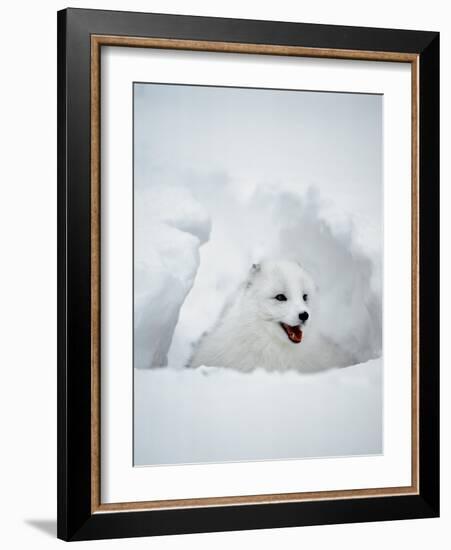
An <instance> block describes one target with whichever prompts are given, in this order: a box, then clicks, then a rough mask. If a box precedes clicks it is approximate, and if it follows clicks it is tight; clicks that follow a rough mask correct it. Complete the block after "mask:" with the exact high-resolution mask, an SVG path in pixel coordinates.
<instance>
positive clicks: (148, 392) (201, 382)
mask: <svg viewBox="0 0 451 550" xmlns="http://www.w3.org/2000/svg"><path fill="white" fill-rule="evenodd" d="M381 384H382V361H381V360H380V359H376V360H371V361H368V362H366V363H362V364H359V365H354V366H352V367H348V368H344V369H333V370H330V371H326V372H323V373H320V374H314V375H305V374H299V373H298V372H295V371H290V372H286V373H268V372H266V371H263V370H260V369H259V370H256V371H254V372H253V373H251V374H246V373H241V372H237V371H231V370H227V369H223V368H217V367H208V368H207V367H201V368H200V369H194V370H191V369H184V370H183V371H180V370H177V369H173V368H164V369H152V370H149V369H148V370H135V403H134V406H135V433H137V434H139V437H137V438H136V441H135V454H134V462H135V465H145V464H180V463H199V462H227V461H235V462H236V461H250V460H265V459H268V460H269V459H296V458H312V457H331V456H344V455H346V456H350V455H369V454H380V453H382V450H383V449H382V397H381V396H382V394H381Z"/></svg>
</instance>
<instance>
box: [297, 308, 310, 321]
mask: <svg viewBox="0 0 451 550" xmlns="http://www.w3.org/2000/svg"><path fill="white" fill-rule="evenodd" d="M308 318H309V315H308V313H307V312H306V311H303V312H302V313H300V314H299V319H300V320H301V321H302V322H303V323H305V322H306V321H307V319H308Z"/></svg>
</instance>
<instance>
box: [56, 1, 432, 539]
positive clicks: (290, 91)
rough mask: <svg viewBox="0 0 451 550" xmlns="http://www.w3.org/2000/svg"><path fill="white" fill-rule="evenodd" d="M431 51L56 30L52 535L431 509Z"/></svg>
mask: <svg viewBox="0 0 451 550" xmlns="http://www.w3.org/2000/svg"><path fill="white" fill-rule="evenodd" d="M438 78H439V35H438V33H433V32H423V31H406V30H387V29H375V28H356V27H337V26H326V25H312V24H302V23H282V22H270V21H251V20H233V19H219V18H207V17H191V16H172V15H161V14H145V13H130V12H110V11H98V10H80V9H67V10H64V11H61V12H59V14H58V94H59V99H58V194H59V195H58V197H59V198H58V201H59V206H58V210H59V214H58V215H59V217H58V226H59V227H58V229H59V230H58V236H59V250H58V262H59V288H58V292H59V323H58V327H59V335H58V342H59V366H58V536H59V537H60V538H62V539H65V540H84V539H97V538H113V537H132V536H146V535H162V534H171V533H174V534H176V533H193V532H206V531H220V530H236V529H257V528H270V527H284V526H301V525H313V524H329V523H344V522H362V521H376V520H389V519H408V518H424V517H435V516H437V515H438V513H439V420H438V411H439V386H438V384H439V355H438V350H439V342H438V339H439V331H438V325H439V284H438V283H439V281H438V277H439V269H438V265H439V263H438V262H439V235H438V228H439V224H438V212H439V209H438V206H439V186H438V177H439V168H438V164H439V96H438V94H439V84H438V82H439V80H438Z"/></svg>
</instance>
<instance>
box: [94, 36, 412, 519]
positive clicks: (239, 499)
mask: <svg viewBox="0 0 451 550" xmlns="http://www.w3.org/2000/svg"><path fill="white" fill-rule="evenodd" d="M102 46H122V47H138V48H160V49H170V50H191V51H207V52H223V53H226V52H227V53H247V54H261V55H280V56H295V57H316V58H331V59H355V60H371V61H391V62H398V63H399V62H402V63H410V64H411V70H412V86H411V90H412V116H411V120H412V138H411V147H412V154H411V158H412V194H411V200H412V252H411V255H412V268H411V269H412V389H411V401H412V480H411V485H410V486H407V487H383V488H368V489H354V490H340V491H317V492H303V493H280V494H279V493H277V494H265V495H246V496H225V497H208V498H190V499H177V500H155V501H147V502H118V503H109V504H102V503H101V498H100V495H101V493H100V50H101V47H102ZM419 375H420V373H419V56H418V55H417V54H408V53H407V54H406V53H399V52H375V51H363V50H362V51H361V50H333V49H327V48H304V47H297V46H276V45H274V46H273V45H267V44H242V43H232V42H211V41H195V40H178V39H166V38H140V37H128V36H111V35H92V36H91V512H92V513H93V514H94V513H108V512H119V511H122V512H123V511H132V510H163V509H170V508H198V507H206V506H209V507H211V506H230V505H246V504H247V505H249V504H268V503H277V502H279V503H280V502H306V501H313V500H336V499H342V498H365V497H384V496H401V495H417V494H419V391H418V389H419Z"/></svg>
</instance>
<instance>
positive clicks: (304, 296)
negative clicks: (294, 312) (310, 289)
mask: <svg viewBox="0 0 451 550" xmlns="http://www.w3.org/2000/svg"><path fill="white" fill-rule="evenodd" d="M302 299H303V300H304V302H306V301H307V300H308V294H303V295H302Z"/></svg>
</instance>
